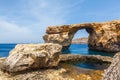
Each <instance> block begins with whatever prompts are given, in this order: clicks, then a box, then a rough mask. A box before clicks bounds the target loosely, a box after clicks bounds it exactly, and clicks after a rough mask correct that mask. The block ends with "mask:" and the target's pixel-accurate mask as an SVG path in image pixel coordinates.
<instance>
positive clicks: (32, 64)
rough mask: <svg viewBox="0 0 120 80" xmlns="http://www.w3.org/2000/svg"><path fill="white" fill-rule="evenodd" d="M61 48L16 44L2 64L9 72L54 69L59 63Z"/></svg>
mask: <svg viewBox="0 0 120 80" xmlns="http://www.w3.org/2000/svg"><path fill="white" fill-rule="evenodd" d="M61 49H62V46H61V45H59V44H53V43H46V44H18V45H17V46H16V47H15V49H13V50H12V51H11V52H10V54H9V56H8V57H7V59H6V60H5V61H4V63H3V67H2V69H3V70H6V71H9V72H18V71H24V70H27V69H38V68H46V67H54V66H57V65H58V63H59V55H60V53H61Z"/></svg>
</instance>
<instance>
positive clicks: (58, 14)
mask: <svg viewBox="0 0 120 80" xmlns="http://www.w3.org/2000/svg"><path fill="white" fill-rule="evenodd" d="M83 1H84V0H79V1H72V0H59V1H58V0H21V3H20V2H19V3H17V4H19V5H18V6H17V7H18V8H19V9H18V10H16V9H17V8H15V10H11V11H10V14H7V15H4V16H5V19H3V18H2V19H0V43H6V42H7V43H9V42H13V43H16V42H19V43H21V42H24V43H25V42H28V43H29V42H41V41H43V40H42V36H43V35H44V34H45V30H46V28H47V26H51V25H60V24H65V23H67V20H68V19H67V18H66V17H68V14H69V13H70V12H72V11H73V8H74V7H75V6H76V5H80V4H81V3H82V2H83ZM14 7H15V6H14ZM19 10H20V11H19ZM8 13H9V12H8ZM69 16H70V15H69ZM0 18H1V17H0Z"/></svg>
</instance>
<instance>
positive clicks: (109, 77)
mask: <svg viewBox="0 0 120 80" xmlns="http://www.w3.org/2000/svg"><path fill="white" fill-rule="evenodd" d="M103 80H120V52H119V53H117V54H116V55H115V56H114V58H113V61H112V64H111V65H110V66H109V67H108V69H106V70H105V74H104V77H103Z"/></svg>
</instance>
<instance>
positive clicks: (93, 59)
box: [60, 54, 112, 63]
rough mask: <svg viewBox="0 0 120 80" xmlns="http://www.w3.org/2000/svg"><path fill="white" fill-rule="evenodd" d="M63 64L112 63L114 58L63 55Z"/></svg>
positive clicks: (61, 58)
mask: <svg viewBox="0 0 120 80" xmlns="http://www.w3.org/2000/svg"><path fill="white" fill-rule="evenodd" d="M60 61H61V62H68V61H70V62H77V61H79V62H82V63H83V62H95V63H111V62H112V58H111V57H107V56H100V55H80V54H61V55H60Z"/></svg>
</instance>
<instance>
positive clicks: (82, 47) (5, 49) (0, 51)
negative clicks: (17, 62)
mask: <svg viewBox="0 0 120 80" xmlns="http://www.w3.org/2000/svg"><path fill="white" fill-rule="evenodd" d="M15 45H16V44H0V57H7V56H8V55H9V52H10V51H11V50H12V49H13V48H14V47H15ZM62 53H63V54H81V55H103V56H111V57H112V56H113V55H114V54H110V53H106V52H101V51H96V50H89V49H88V45H87V44H72V45H71V46H70V48H69V49H68V50H64V51H62ZM74 65H76V66H79V67H83V68H90V69H101V67H100V68H99V67H98V66H100V65H97V66H96V65H95V64H94V63H76V64H74ZM102 67H103V66H102Z"/></svg>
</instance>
